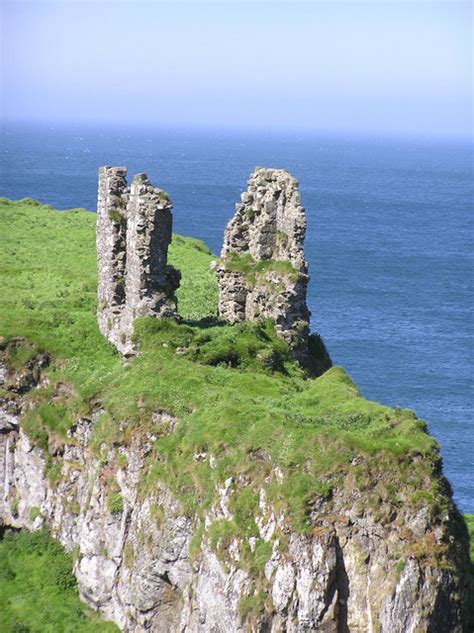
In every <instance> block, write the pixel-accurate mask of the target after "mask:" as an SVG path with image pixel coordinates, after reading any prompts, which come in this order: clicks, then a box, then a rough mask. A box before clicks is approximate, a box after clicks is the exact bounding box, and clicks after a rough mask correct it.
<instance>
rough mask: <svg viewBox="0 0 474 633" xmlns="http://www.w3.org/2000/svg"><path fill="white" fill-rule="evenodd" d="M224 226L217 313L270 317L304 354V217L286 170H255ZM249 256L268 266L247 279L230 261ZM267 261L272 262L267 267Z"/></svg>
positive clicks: (228, 316)
mask: <svg viewBox="0 0 474 633" xmlns="http://www.w3.org/2000/svg"><path fill="white" fill-rule="evenodd" d="M241 200H242V202H239V203H237V204H236V206H235V208H236V212H235V215H234V217H233V218H232V219H231V220H230V222H229V224H228V225H227V228H226V231H225V234H224V245H223V248H222V253H221V260H220V262H219V263H218V265H217V266H215V268H214V269H215V272H216V275H217V280H218V284H219V315H220V316H221V317H222V318H223V319H225V320H227V321H229V322H230V323H236V322H238V321H243V320H248V321H256V320H258V319H262V318H270V319H272V320H273V321H274V322H275V326H276V331H277V333H278V334H279V335H280V336H281V337H282V338H283V339H284V340H285V341H286V342H287V343H288V344H289V346H290V348H291V350H292V351H293V353H294V355H295V356H296V357H297V358H299V359H300V360H303V359H304V356H305V354H306V353H307V343H308V336H309V317H310V312H309V310H308V307H307V305H306V290H307V285H308V279H309V277H308V266H307V263H306V261H305V258H304V238H305V233H306V217H305V212H304V209H303V207H302V206H301V205H300V195H299V191H298V182H297V180H296V179H295V178H293V177H292V176H291V175H290V174H289V173H288V172H287V171H286V170H283V169H265V168H262V167H257V168H256V169H255V171H254V173H253V174H252V175H251V176H250V179H249V181H248V189H247V191H245V192H244V193H242V195H241ZM236 256H237V257H240V256H247V257H248V256H250V257H251V259H252V261H253V262H254V263H257V262H262V261H266V262H268V264H269V266H266V267H265V269H264V270H263V271H262V272H260V273H257V274H256V275H248V274H245V273H242V272H238V271H236V270H235V269H234V268H235V266H233V259H234V261H235V257H236ZM271 262H286V263H287V264H288V265H287V266H286V267H282V266H281V265H280V266H279V265H278V263H276V264H275V267H274V268H272V266H271Z"/></svg>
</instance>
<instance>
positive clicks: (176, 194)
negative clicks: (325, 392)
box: [0, 124, 474, 512]
mask: <svg viewBox="0 0 474 633" xmlns="http://www.w3.org/2000/svg"><path fill="white" fill-rule="evenodd" d="M1 142H2V144H1V150H0V151H1V163H0V167H1V173H0V175H1V178H0V195H3V196H7V197H11V198H14V199H17V198H23V197H32V198H37V199H38V200H41V201H42V202H45V203H50V204H52V205H54V206H55V207H57V208H59V209H67V208H70V207H85V208H86V209H90V210H94V209H95V206H96V190H97V169H98V167H99V166H100V165H105V164H108V165H125V166H127V167H128V169H129V174H130V175H133V174H135V173H137V172H146V173H147V174H148V175H149V177H150V178H151V180H152V182H153V183H154V184H156V185H157V186H160V187H162V188H163V189H165V190H166V191H168V192H169V194H170V196H171V198H172V200H173V203H174V228H175V230H176V231H177V232H180V233H183V234H186V235H193V236H195V237H199V238H201V239H203V240H205V241H206V242H207V243H208V244H209V246H210V247H211V249H212V250H213V251H214V252H215V253H218V252H219V250H220V247H221V243H222V237H223V231H224V227H225V225H226V223H227V221H228V220H229V218H230V217H231V216H232V214H233V210H234V203H235V202H236V201H237V200H238V198H239V194H240V192H241V191H243V190H244V189H245V188H246V181H247V178H248V176H249V175H250V173H251V171H252V170H253V169H254V167H255V166H257V165H262V166H268V167H284V168H286V169H288V170H289V171H290V172H291V173H292V174H293V175H294V176H296V177H297V178H298V179H299V181H300V187H301V194H302V201H303V204H304V206H305V207H306V211H307V217H308V233H307V239H306V254H307V259H308V261H309V266H310V274H311V281H310V286H309V305H310V309H311V312H312V327H313V330H316V331H318V332H319V333H320V334H321V335H322V336H323V338H324V340H325V342H326V345H327V347H328V349H329V352H330V354H331V356H332V359H333V361H334V363H337V364H340V365H343V366H344V367H345V368H346V370H347V371H348V373H349V374H350V375H351V377H352V378H353V380H354V381H355V382H356V383H357V385H358V386H359V387H360V389H361V391H362V393H363V395H364V396H366V397H367V398H370V399H373V400H377V401H379V402H382V403H384V404H388V405H392V406H399V407H402V408H405V407H407V408H411V409H413V410H414V411H415V412H416V414H417V415H418V416H419V417H421V418H423V419H425V420H426V421H427V422H428V426H429V430H430V432H431V433H432V434H433V435H434V436H435V437H436V438H437V439H438V441H439V443H440V445H441V453H442V457H443V464H444V472H445V474H446V475H447V477H448V478H449V480H450V482H451V484H452V487H453V489H454V495H455V499H456V502H457V503H458V506H459V507H460V508H461V509H462V510H463V511H466V512H474V421H473V416H472V413H473V409H472V388H473V349H474V346H473V317H472V298H473V293H472V290H473V288H472V286H473V280H474V274H473V273H474V263H473V254H474V249H473V215H474V214H473V212H472V211H473V209H472V207H473V199H474V190H473V172H472V157H473V154H472V146H471V145H469V144H468V143H462V142H436V141H428V140H423V141H421V140H419V141H413V140H412V141H410V140H393V139H392V140H380V139H360V138H359V139H349V138H347V139H343V138H330V137H326V136H318V135H308V134H303V133H281V134H279V133H276V132H273V133H271V134H270V133H269V134H263V133H261V134H257V133H250V132H248V133H245V132H229V131H204V130H201V131H192V130H160V129H147V128H144V127H143V128H139V127H135V128H120V129H119V128H112V127H100V126H95V127H94V126H77V127H71V126H70V127H66V126H50V125H18V124H15V125H4V126H3V130H2V138H1Z"/></svg>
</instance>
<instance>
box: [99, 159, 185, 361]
mask: <svg viewBox="0 0 474 633" xmlns="http://www.w3.org/2000/svg"><path fill="white" fill-rule="evenodd" d="M126 175H127V170H126V169H125V168H124V167H101V168H100V170H99V193H98V202H97V263H98V322H99V329H100V331H101V333H102V334H103V335H104V336H105V337H106V338H107V339H108V340H109V341H110V342H111V343H113V345H115V347H116V348H117V349H118V350H119V351H120V352H121V353H122V354H123V355H124V356H129V355H131V354H133V353H134V346H133V343H132V341H131V335H132V333H133V322H134V320H135V319H137V318H139V317H142V316H155V317H157V318H162V317H173V318H176V317H177V314H176V300H175V297H174V293H175V291H176V290H177V288H178V286H179V282H180V273H179V271H177V270H175V269H174V268H173V267H172V266H168V264H167V255H168V246H169V244H170V242H171V231H172V222H173V217H172V214H171V209H172V204H171V201H170V199H169V197H168V195H167V194H166V192H164V191H162V190H161V189H157V188H155V187H153V185H152V184H151V183H150V181H149V180H148V178H147V176H146V175H145V174H137V175H136V176H135V178H134V179H133V181H132V184H131V186H130V187H129V186H128V185H127V181H126Z"/></svg>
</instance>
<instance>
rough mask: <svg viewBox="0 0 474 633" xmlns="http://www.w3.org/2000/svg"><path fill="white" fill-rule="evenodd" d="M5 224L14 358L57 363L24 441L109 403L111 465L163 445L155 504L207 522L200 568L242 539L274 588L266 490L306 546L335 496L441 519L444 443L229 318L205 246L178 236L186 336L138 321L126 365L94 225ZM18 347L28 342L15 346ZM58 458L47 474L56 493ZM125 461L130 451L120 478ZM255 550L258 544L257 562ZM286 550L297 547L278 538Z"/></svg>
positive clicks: (26, 213)
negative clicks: (162, 491) (104, 292)
mask: <svg viewBox="0 0 474 633" xmlns="http://www.w3.org/2000/svg"><path fill="white" fill-rule="evenodd" d="M0 221H1V223H2V226H4V227H8V230H5V231H3V232H2V233H1V235H0V252H2V254H3V255H2V264H1V269H0V284H1V289H0V290H1V293H2V299H3V300H2V307H1V312H0V335H2V336H3V337H4V339H3V343H0V346H3V347H4V348H6V349H7V350H8V357H9V359H8V362H9V366H11V368H12V371H16V372H17V373H18V372H21V370H22V368H23V367H24V366H25V363H28V362H29V361H31V359H32V358H34V356H35V354H38V353H48V354H49V355H50V356H51V358H52V362H51V364H50V366H49V367H48V368H47V369H46V370H45V373H46V374H47V375H48V378H49V385H48V386H42V387H40V388H38V389H35V390H33V391H32V392H31V393H30V394H29V398H30V399H31V401H32V403H33V404H35V405H36V406H35V407H34V408H31V409H30V410H29V411H28V413H27V414H26V415H25V416H24V417H23V419H22V425H23V428H24V429H25V430H26V432H27V433H28V434H29V435H30V437H31V438H32V439H33V441H35V442H37V443H38V444H39V445H41V446H42V447H43V448H46V447H47V446H48V443H49V442H50V441H51V440H52V439H54V441H55V442H57V441H61V440H64V439H65V434H66V431H67V429H68V427H69V426H70V425H71V424H72V423H73V422H74V420H75V418H76V417H77V416H78V415H85V416H87V415H90V413H91V411H92V410H93V409H95V408H97V406H98V405H99V403H100V405H101V406H103V407H104V408H105V411H106V412H105V413H104V414H103V415H102V416H101V418H100V419H99V421H98V423H97V425H96V427H95V430H94V435H93V437H92V440H91V449H92V450H93V451H95V453H96V455H97V456H98V457H99V458H101V452H100V447H101V445H102V444H104V443H105V444H107V445H108V446H114V445H115V446H119V445H120V444H122V443H128V442H129V441H130V438H131V436H132V435H133V434H134V433H142V432H144V431H151V432H153V434H154V435H155V436H156V438H157V439H156V441H155V442H154V445H153V450H152V451H151V453H150V455H149V456H148V458H147V459H148V462H147V464H146V467H145V468H144V470H143V473H142V481H141V487H140V489H141V494H142V495H148V494H150V493H151V492H153V490H154V487H155V485H156V483H157V482H158V481H160V480H161V481H164V482H166V483H167V485H168V486H169V487H170V489H171V490H172V491H173V492H174V493H175V495H176V496H177V498H178V499H179V500H180V501H181V504H182V509H183V511H184V512H187V513H188V514H189V515H190V516H193V517H195V518H196V538H195V539H193V545H192V549H193V555H196V556H197V555H198V549H199V548H198V544H199V543H200V542H201V540H202V539H203V538H206V539H207V540H208V541H210V542H211V545H213V546H214V547H215V548H216V550H217V551H218V552H220V553H221V555H222V556H225V555H226V542H227V541H228V539H229V534H231V535H233V536H234V537H235V538H237V539H238V540H239V542H240V547H241V550H242V551H241V553H242V556H241V560H242V565H243V566H245V567H247V568H248V569H249V570H251V571H252V573H253V574H255V575H256V576H258V577H259V578H261V575H262V570H263V567H264V564H265V562H266V559H267V558H268V556H269V555H270V548H269V547H268V546H267V544H264V543H263V542H262V541H261V540H259V539H258V532H257V530H256V525H255V520H254V518H255V514H256V513H258V512H259V508H258V492H259V489H260V488H262V487H264V488H265V491H266V496H267V502H268V504H271V506H272V507H273V508H274V510H275V511H276V512H281V513H284V514H285V516H286V517H287V521H288V523H291V527H292V529H294V530H298V531H303V532H305V531H309V530H311V522H310V520H309V518H308V517H309V511H310V507H311V504H312V503H314V502H315V500H317V499H325V500H326V507H329V506H330V497H331V493H332V490H333V489H334V488H344V487H346V488H347V490H348V491H352V490H355V489H357V490H360V491H365V494H366V495H367V499H368V503H367V509H366V510H367V511H370V512H373V513H374V515H376V516H377V517H378V520H380V521H381V522H384V521H387V522H388V521H390V520H391V519H390V513H391V511H392V510H393V507H397V506H407V505H408V506H410V507H412V508H413V510H416V509H417V508H420V507H426V508H428V509H429V511H430V513H431V516H432V517H433V520H435V518H436V517H438V518H439V517H440V516H441V513H442V512H443V511H445V510H446V509H447V508H448V507H449V504H450V500H449V496H448V494H447V492H446V490H445V487H444V486H443V482H442V480H441V479H440V478H439V455H438V447H437V444H436V442H435V441H434V440H433V439H432V438H431V437H430V436H429V435H427V433H426V428H425V424H424V423H423V422H422V421H420V420H418V419H417V418H416V416H415V415H414V414H413V413H412V412H410V411H408V410H400V409H391V408H388V407H383V406H381V405H379V404H376V403H374V402H370V401H367V400H365V399H364V398H363V397H362V396H361V394H360V393H359V391H358V389H357V387H356V386H355V385H354V383H353V382H352V381H351V380H350V378H349V377H348V376H347V374H346V373H345V372H344V370H343V369H342V368H340V367H333V368H332V369H330V370H329V371H327V372H326V373H325V374H324V375H322V376H321V377H319V378H317V379H312V378H310V377H308V376H307V375H305V373H304V372H303V371H302V370H301V369H300V368H299V367H298V365H297V364H296V363H295V362H293V361H292V360H291V358H290V356H289V354H288V350H287V348H286V346H285V344H284V343H283V342H282V341H281V340H280V339H279V338H277V337H276V334H275V331H274V328H273V325H272V324H271V323H269V322H261V323H253V324H249V323H244V324H240V325H236V326H230V325H226V324H223V323H220V322H219V321H218V320H217V318H216V305H217V284H216V281H215V278H214V275H213V273H212V272H211V270H210V262H211V260H212V254H211V253H210V251H209V250H208V248H207V247H206V246H205V245H204V244H203V243H202V242H200V241H198V240H194V239H192V238H184V237H181V236H174V239H173V242H172V244H171V248H170V254H169V262H170V263H171V264H172V265H174V266H175V267H176V268H178V269H180V270H181V273H182V282H181V287H180V288H179V290H178V293H177V295H178V303H179V312H180V314H181V316H182V317H183V322H182V323H181V324H179V325H178V324H176V323H174V322H172V321H167V320H164V321H157V320H155V319H152V318H145V319H141V320H140V321H138V322H137V323H136V327H135V337H136V340H137V342H138V345H139V349H140V355H139V356H138V357H136V358H134V359H133V361H132V362H131V363H130V364H128V365H124V364H123V363H122V360H121V358H120V356H119V355H118V354H117V352H116V351H115V350H114V348H113V347H112V346H111V345H109V344H108V343H107V341H106V340H105V339H104V338H103V337H102V336H101V335H100V334H99V331H98V328H97V324H96V263H95V215H94V214H91V213H89V212H87V211H84V210H79V209H76V210H71V211H64V212H57V211H54V210H53V209H52V208H51V207H47V206H42V205H38V204H36V203H33V202H29V201H20V202H15V203H13V202H9V201H5V200H3V202H2V203H0ZM227 264H228V262H226V265H227ZM261 264H262V263H260V262H259V263H258V265H257V266H258V267H259V268H258V270H256V268H255V263H252V262H251V261H247V260H245V258H240V259H239V260H238V261H237V260H236V261H234V263H233V264H232V265H235V266H236V267H237V268H236V269H238V270H241V272H246V274H249V275H251V276H252V275H256V274H259V273H261V272H265V271H264V270H263V269H261ZM281 264H282V265H285V266H286V265H287V262H282V263H281ZM281 272H285V271H281ZM286 272H288V273H290V274H291V271H286ZM18 336H21V337H24V339H26V341H25V340H23V339H22V340H20V341H18V340H17V341H16V342H15V341H13V337H18ZM12 341H13V342H12ZM314 349H315V353H316V354H317V353H319V351H318V350H319V348H318V346H317V345H315V347H314ZM64 385H67V389H64ZM161 410H165V411H168V412H169V413H171V414H172V415H173V416H176V417H177V418H178V420H179V422H178V424H177V425H176V427H175V429H174V431H173V432H171V433H170V432H164V431H163V428H162V427H160V426H159V424H158V423H157V422H153V420H154V419H156V418H155V417H154V416H153V412H155V411H161ZM122 420H127V422H128V424H127V425H124V430H120V425H119V424H118V423H119V422H120V421H122ZM48 459H49V463H48V476H49V475H51V480H52V481H53V480H57V467H56V464H55V461H54V459H53V458H48ZM121 459H123V458H121V457H120V453H119V451H118V449H117V456H116V460H117V465H118V466H120V460H121ZM229 478H231V484H230V487H229V494H230V499H231V501H230V506H231V511H232V512H233V519H232V520H231V521H230V522H225V523H222V524H216V525H215V527H212V526H211V529H210V531H207V532H206V531H204V530H203V528H202V523H200V520H201V519H202V518H203V516H204V513H205V511H206V509H208V508H210V507H211V506H212V505H213V504H214V503H216V501H217V499H218V493H217V488H218V487H221V488H222V486H223V482H224V481H226V480H228V479H229ZM116 494H118V491H117V490H116V489H114V488H112V490H111V495H112V496H111V497H110V503H111V511H116V512H120V511H121V499H119V497H117V498H114V497H113V495H116ZM385 511H387V513H388V514H387V516H385V514H384V512H385ZM250 536H251V537H253V538H256V539H257V541H256V543H255V547H254V548H253V550H251V549H250V548H249V547H248V538H249V537H250ZM275 538H280V539H281V540H282V541H283V540H284V535H282V534H281V533H280V532H279V531H278V530H277V531H276V533H275ZM402 555H403V557H406V556H407V552H400V556H402ZM246 609H247V607H246Z"/></svg>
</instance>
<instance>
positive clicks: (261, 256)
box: [97, 167, 331, 374]
mask: <svg viewBox="0 0 474 633" xmlns="http://www.w3.org/2000/svg"><path fill="white" fill-rule="evenodd" d="M126 173H127V170H126V169H125V168H124V167H101V168H100V170H99V195H98V205H97V256H98V268H99V286H98V299H99V306H98V321H99V328H100V331H101V332H102V334H103V335H104V336H105V337H106V338H107V339H108V340H109V341H110V342H111V343H113V345H115V347H116V348H117V349H118V350H119V351H120V352H121V353H122V354H123V355H124V356H130V355H132V354H134V353H135V350H134V346H133V342H132V340H131V337H132V333H133V323H134V321H135V319H137V318H139V317H142V316H154V317H156V318H163V317H172V318H175V319H178V318H179V317H178V315H177V312H176V299H175V291H176V290H177V288H178V286H179V282H180V273H179V271H177V270H175V269H174V268H173V267H172V266H168V264H167V254H168V246H169V244H170V242H171V229H172V215H171V209H172V205H171V201H170V200H169V198H168V195H167V194H166V193H165V192H164V191H162V190H161V189H157V188H155V187H153V185H152V184H151V183H150V181H149V180H148V178H147V177H146V175H145V174H138V175H137V176H135V178H134V179H133V182H132V184H131V186H130V187H129V186H128V185H127V181H126ZM305 233H306V217H305V212H304V209H303V207H302V206H301V201H300V193H299V190H298V181H297V180H296V179H295V178H293V177H292V176H291V175H290V174H289V173H288V172H287V171H286V170H284V169H265V168H261V167H257V168H256V170H255V171H254V173H253V174H252V175H251V177H250V179H249V181H248V188H247V191H245V192H244V193H242V195H241V202H239V203H238V204H236V212H235V215H234V217H233V218H232V219H231V220H230V222H229V223H228V225H227V228H226V231H225V235H224V245H223V248H222V253H221V258H220V259H219V260H218V261H217V262H213V268H214V270H215V273H216V276H217V282H218V286H219V306H218V309H219V316H220V317H221V318H222V319H223V320H226V321H228V322H229V323H238V322H239V321H258V320H260V319H271V320H273V321H274V323H275V328H276V332H277V334H278V335H279V336H280V337H281V338H282V339H283V340H285V341H286V342H287V343H288V345H289V348H290V351H291V352H292V354H293V356H294V357H295V358H296V359H297V360H298V361H299V362H300V363H301V365H303V366H305V367H307V368H308V369H310V370H311V371H312V372H314V373H318V374H319V373H322V372H323V371H325V369H327V368H328V367H329V366H330V364H331V361H330V359H329V356H328V355H327V352H326V350H325V348H324V345H323V344H322V342H321V341H320V340H319V339H318V340H319V343H318V344H319V349H318V351H317V353H316V355H315V354H314V353H312V352H311V351H310V350H309V347H310V343H311V342H312V341H311V338H310V335H309V317H310V312H309V310H308V307H307V305H306V289H307V285H308V279H309V278H308V265H307V263H306V261H305V259H304V249H303V244H304V238H305ZM313 338H314V337H313ZM316 338H317V337H316ZM315 340H316V339H315Z"/></svg>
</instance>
